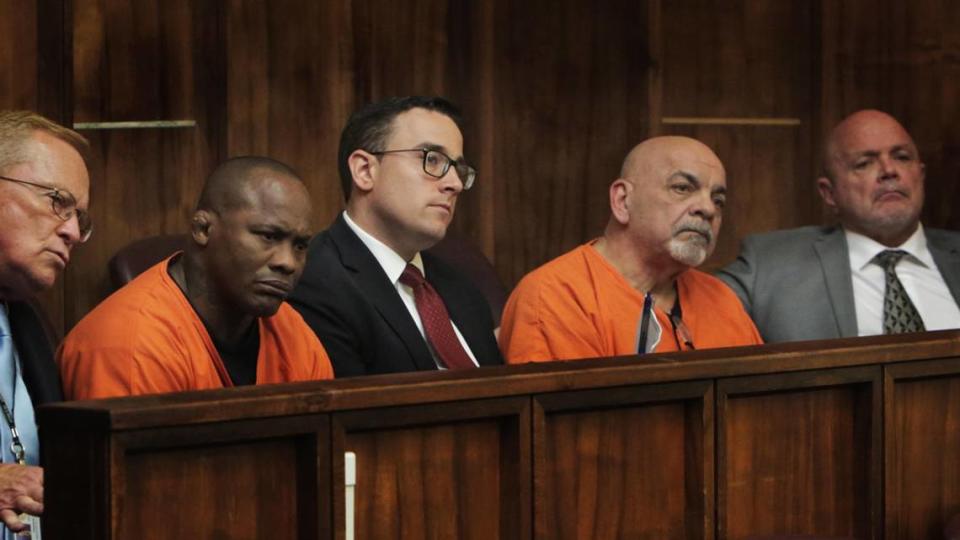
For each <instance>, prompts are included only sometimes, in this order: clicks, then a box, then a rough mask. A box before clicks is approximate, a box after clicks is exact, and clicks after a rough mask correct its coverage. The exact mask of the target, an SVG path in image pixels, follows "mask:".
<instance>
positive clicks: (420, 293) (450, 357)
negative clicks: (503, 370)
mask: <svg viewBox="0 0 960 540" xmlns="http://www.w3.org/2000/svg"><path fill="white" fill-rule="evenodd" d="M400 283H403V284H404V285H407V286H409V287H410V288H411V289H413V301H414V302H415V303H416V304H417V313H419V314H420V321H421V322H422V323H423V330H424V332H425V333H426V334H427V340H428V341H429V342H430V345H431V346H433V350H434V352H436V353H437V356H439V357H440V361H441V362H443V365H444V366H446V367H447V369H464V368H472V367H476V364H474V363H473V360H471V359H470V356H469V355H468V354H467V351H465V350H463V347H462V346H461V345H460V340H459V339H457V335H456V333H454V331H453V323H451V322H450V314H449V313H448V312H447V307H446V306H444V305H443V299H442V298H440V295H439V294H437V291H436V290H434V288H433V287H431V286H430V284H429V283H427V280H425V279H424V278H423V274H421V273H420V269H419V268H417V267H416V266H413V265H412V264H408V265H407V267H406V268H404V269H403V274H400Z"/></svg>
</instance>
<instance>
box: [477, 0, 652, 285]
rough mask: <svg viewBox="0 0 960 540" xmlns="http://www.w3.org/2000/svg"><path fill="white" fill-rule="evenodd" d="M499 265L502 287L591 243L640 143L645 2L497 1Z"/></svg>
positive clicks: (645, 57) (643, 129) (495, 177)
mask: <svg viewBox="0 0 960 540" xmlns="http://www.w3.org/2000/svg"><path fill="white" fill-rule="evenodd" d="M493 25H494V28H495V32H494V37H493V40H494V62H495V66H496V67H495V69H496V72H497V73H496V78H497V84H496V86H495V87H494V89H493V95H494V96H495V98H494V118H495V126H496V127H495V131H496V134H497V137H496V139H495V141H494V159H495V163H494V171H493V181H494V182H495V194H494V202H495V208H496V212H497V219H496V265H497V269H498V271H499V273H500V277H501V278H502V279H503V280H504V282H506V283H507V285H508V286H512V285H513V284H515V283H516V282H517V281H518V280H519V279H520V278H521V277H522V276H523V275H524V274H526V273H527V272H528V271H530V270H532V269H533V268H534V267H536V266H539V265H540V264H542V263H544V262H546V261H547V260H549V259H552V258H554V257H556V256H558V255H560V254H562V253H563V252H565V251H567V250H569V249H571V248H573V247H575V246H576V245H578V244H580V243H582V242H584V241H586V240H588V239H590V238H593V237H596V236H598V235H599V234H600V233H602V231H603V227H604V226H605V225H606V222H607V219H608V218H609V215H610V207H609V202H608V201H609V198H608V195H607V193H608V188H609V185H610V183H611V182H612V181H613V180H614V179H615V178H616V177H617V175H618V174H619V172H620V165H621V163H622V161H623V158H624V157H625V156H626V153H627V152H628V151H629V150H630V148H632V147H633V146H634V145H635V144H637V143H638V142H640V140H641V139H643V137H644V135H645V133H646V132H647V129H648V126H646V123H645V121H646V118H647V115H646V114H647V113H646V110H645V108H646V98H647V90H646V81H647V69H648V67H649V65H650V58H649V55H648V53H647V42H646V38H645V33H646V31H645V30H644V29H645V27H646V25H647V3H646V2H627V1H616V2H600V3H594V4H591V3H587V2H580V1H578V0H565V1H561V2H554V3H551V5H550V8H549V9H543V6H542V5H540V4H538V3H535V2H534V3H518V2H509V1H501V2H497V4H496V9H495V13H494V21H493Z"/></svg>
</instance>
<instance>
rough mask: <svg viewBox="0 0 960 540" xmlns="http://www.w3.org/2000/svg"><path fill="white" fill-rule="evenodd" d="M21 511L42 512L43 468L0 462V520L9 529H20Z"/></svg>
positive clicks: (21, 528) (29, 512)
mask: <svg viewBox="0 0 960 540" xmlns="http://www.w3.org/2000/svg"><path fill="white" fill-rule="evenodd" d="M21 512H26V513H28V514H33V515H35V516H38V515H40V514H42V513H43V469H41V468H40V467H33V466H31V465H15V464H13V463H0V520H2V521H3V523H4V524H5V525H6V526H7V528H8V529H10V530H11V531H14V532H17V531H22V530H23V529H24V527H25V525H24V523H23V522H22V521H20V518H18V517H17V515H18V514H20V513H21Z"/></svg>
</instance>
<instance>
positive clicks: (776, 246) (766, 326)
mask: <svg viewBox="0 0 960 540" xmlns="http://www.w3.org/2000/svg"><path fill="white" fill-rule="evenodd" d="M824 169H825V174H824V176H823V177H821V178H818V179H817V189H818V191H819V193H820V196H821V197H822V198H823V201H824V204H826V206H827V208H828V209H829V210H830V211H832V212H833V214H834V215H835V216H836V217H837V221H839V226H834V227H801V228H798V229H790V230H784V231H775V232H771V233H766V234H759V235H754V236H749V237H747V238H746V239H745V240H744V241H743V245H742V247H741V251H740V255H739V257H738V258H737V260H736V261H734V262H733V263H732V264H730V265H729V266H727V267H726V268H724V269H723V270H721V271H720V272H719V274H718V277H719V278H720V279H722V280H724V281H725V282H726V283H727V284H728V285H730V287H731V288H732V289H733V290H734V292H736V293H737V296H739V297H740V300H741V301H742V302H743V304H744V307H745V308H746V310H747V312H748V313H749V314H750V316H751V317H753V320H754V322H755V323H756V325H757V328H758V329H759V330H760V334H761V335H762V336H763V339H764V341H766V342H768V343H769V342H778V341H800V340H808V339H827V338H836V337H852V336H866V335H874V334H883V333H898V332H913V331H923V330H939V329H945V328H960V308H958V302H960V233H957V232H952V231H943V230H935V229H925V228H924V227H923V225H921V224H920V211H921V209H922V207H923V195H924V192H923V182H924V165H923V163H922V162H921V161H920V156H919V153H918V151H917V147H916V145H915V144H914V142H913V139H912V138H911V137H910V134H908V133H907V131H906V130H905V129H904V128H903V126H901V125H900V123H899V122H897V120H896V119H894V118H893V117H891V116H890V115H888V114H886V113H883V112H880V111H875V110H864V111H859V112H856V113H854V114H852V115H850V116H849V117H847V118H846V119H844V120H843V121H842V122H840V124H838V125H837V126H836V127H835V128H834V129H833V131H832V132H831V133H830V136H829V138H828V139H827V144H826V148H825V153H824Z"/></svg>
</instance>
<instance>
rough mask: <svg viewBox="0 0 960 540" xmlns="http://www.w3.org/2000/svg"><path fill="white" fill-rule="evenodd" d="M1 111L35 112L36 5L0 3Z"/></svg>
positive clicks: (5, 0) (6, 0)
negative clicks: (3, 74) (20, 110)
mask: <svg viewBox="0 0 960 540" xmlns="http://www.w3.org/2000/svg"><path fill="white" fill-rule="evenodd" d="M0 14H2V15H0V36H3V37H2V38H0V69H2V72H3V73H5V74H6V76H4V77H3V80H0V108H2V109H36V108H37V66H38V60H39V58H38V51H37V42H38V39H37V4H36V3H34V2H21V1H19V0H2V1H0Z"/></svg>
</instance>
